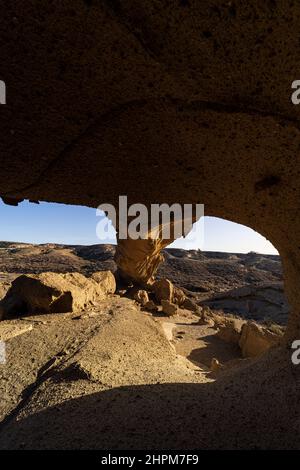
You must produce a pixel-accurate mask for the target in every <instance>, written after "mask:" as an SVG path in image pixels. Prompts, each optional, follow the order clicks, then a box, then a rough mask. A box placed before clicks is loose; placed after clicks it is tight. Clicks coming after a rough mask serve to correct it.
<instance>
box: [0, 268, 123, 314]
mask: <svg viewBox="0 0 300 470" xmlns="http://www.w3.org/2000/svg"><path fill="white" fill-rule="evenodd" d="M115 289H116V283H115V278H114V275H113V274H112V273H111V272H110V271H106V272H103V273H96V274H94V275H93V277H92V278H86V277H85V276H83V275H82V274H80V273H66V274H57V273H51V272H49V273H42V274H36V275H34V274H32V275H21V276H19V277H17V278H16V279H15V280H14V281H13V282H12V284H11V287H10V289H9V290H8V292H7V294H6V296H5V297H4V298H3V299H2V300H1V302H0V318H1V319H4V318H8V317H10V316H13V315H20V314H24V313H26V314H28V313H38V312H44V313H50V312H52V313H54V312H73V311H79V310H82V309H83V308H85V307H88V306H89V305H91V304H93V303H95V302H97V301H99V300H101V299H103V298H105V296H106V295H107V294H109V293H113V292H114V291H115Z"/></svg>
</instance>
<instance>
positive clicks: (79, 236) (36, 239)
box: [0, 201, 277, 254]
mask: <svg viewBox="0 0 300 470" xmlns="http://www.w3.org/2000/svg"><path fill="white" fill-rule="evenodd" d="M99 220H100V219H99V216H98V217H97V216H96V210H95V209H90V208H87V207H82V206H68V205H64V204H49V203H43V202H42V203H40V204H31V203H28V202H26V201H25V202H22V203H21V204H19V206H18V207H12V206H7V205H5V204H3V202H2V201H1V202H0V222H1V223H0V240H1V241H18V242H26V243H48V242H52V243H62V244H74V245H81V244H82V245H92V244H96V243H100V241H99V239H98V238H97V236H96V225H97V223H98V222H99ZM201 223H202V224H203V223H204V231H203V232H202V233H204V243H203V244H200V241H198V240H197V241H195V242H193V243H189V244H187V243H186V242H185V241H184V240H177V241H176V242H175V243H174V244H173V245H172V246H176V247H180V248H194V249H195V248H201V249H203V250H207V251H227V252H236V253H247V252H249V251H257V252H259V253H269V254H277V251H276V250H275V248H274V247H273V246H272V245H271V243H270V242H269V241H268V240H266V239H265V238H264V237H262V236H261V235H259V234H258V233H256V232H255V231H254V230H252V229H250V228H248V227H245V226H243V225H239V224H235V223H232V222H229V221H226V220H222V219H217V218H215V217H204V222H201ZM202 229H203V226H202ZM110 242H112V243H113V242H115V240H113V239H112V240H110Z"/></svg>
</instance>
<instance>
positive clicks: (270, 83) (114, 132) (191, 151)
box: [0, 0, 300, 338]
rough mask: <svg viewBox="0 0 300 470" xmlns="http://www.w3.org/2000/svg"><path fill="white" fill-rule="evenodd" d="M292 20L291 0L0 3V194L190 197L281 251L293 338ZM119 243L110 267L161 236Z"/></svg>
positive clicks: (299, 17) (299, 16)
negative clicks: (0, 87) (2, 87)
mask: <svg viewBox="0 0 300 470" xmlns="http://www.w3.org/2000/svg"><path fill="white" fill-rule="evenodd" d="M299 21H300V5H299V3H298V2H289V3H287V2H273V1H272V2H271V1H270V2H269V1H266V2H261V1H259V0H252V1H251V2H243V4H241V3H240V2H236V3H235V2H223V1H215V0H213V1H210V0H207V1H205V2H204V4H201V7H200V5H199V2H194V1H179V0H178V1H177V2H165V1H161V0H160V1H158V0H157V1H156V0H145V1H143V2H140V1H138V0H124V1H122V2H117V1H113V2H110V1H99V2H98V1H97V2H96V1H88V2H87V1H84V0H66V1H64V2H54V3H53V2H32V1H28V2H24V1H23V0H15V1H14V2H10V3H9V4H8V5H6V7H5V9H4V10H3V11H2V13H1V19H0V22H1V24H0V26H1V27H0V36H1V52H0V59H1V63H2V64H5V67H4V68H3V70H2V76H1V77H0V78H1V80H4V81H5V83H6V104H5V105H1V106H0V121H1V122H0V124H1V139H0V164H1V173H0V194H1V195H2V196H3V197H4V198H5V200H6V201H8V202H9V203H13V201H14V200H18V199H23V198H27V199H30V200H33V201H37V200H44V201H54V202H64V203H72V204H82V205H87V206H91V207H97V206H98V205H99V204H100V203H103V202H110V203H116V202H117V198H118V196H119V195H120V194H126V195H127V196H128V200H129V202H130V203H133V202H142V203H146V204H150V203H152V202H168V203H173V202H174V201H176V202H180V203H197V202H200V203H204V204H205V213H206V215H214V216H217V217H222V218H226V219H229V220H232V221H235V222H239V223H241V224H244V225H247V226H250V227H252V228H253V229H255V230H257V231H258V232H260V233H261V234H262V235H264V236H266V237H267V238H268V239H269V240H270V241H271V242H272V243H273V244H274V245H275V247H276V248H277V249H278V250H279V252H280V254H281V256H282V260H283V265H284V270H285V283H286V292H287V295H288V299H289V302H290V304H291V306H292V314H291V317H290V324H289V328H288V333H287V335H288V337H289V338H293V337H294V338H295V337H299V335H300V312H299V304H300V289H299V281H300V245H299V233H300V222H299V213H300V180H299V172H300V161H299V157H298V155H299V148H300V132H299V125H300V120H299V116H300V111H299V108H298V107H297V106H295V105H293V104H292V102H291V93H292V90H291V84H292V82H293V81H294V80H296V79H298V78H299V77H297V67H296V64H297V63H298V59H299V57H298V55H299V54H298V50H297V47H296V46H295V37H298V32H299ZM125 245H126V243H124V244H121V245H120V253H121V256H120V258H119V259H122V261H120V263H119V265H120V268H122V269H123V271H124V273H125V274H126V272H127V271H128V272H127V274H129V276H130V275H131V274H130V272H129V271H130V269H131V268H128V266H131V265H130V263H128V262H126V258H128V257H129V256H133V257H135V258H136V259H138V260H139V261H138V262H137V268H134V271H135V272H137V271H139V272H141V273H142V274H141V275H142V278H144V272H145V273H147V276H148V275H150V276H152V274H153V273H154V271H155V269H153V268H154V267H155V266H156V263H157V261H158V259H159V256H160V255H159V248H160V247H159V246H154V247H151V248H150V251H151V252H152V253H154V256H153V257H152V261H151V263H152V265H151V266H147V259H146V258H145V259H144V261H143V257H144V254H143V253H145V254H146V252H144V249H141V246H140V245H139V244H138V243H132V244H131V243H129V244H128V247H127V246H126V247H125ZM146 251H147V252H148V248H147V250H146ZM129 252H130V253H131V254H130V255H129ZM138 252H139V255H137V254H135V253H138ZM132 253H133V254H134V255H132ZM140 257H141V258H140ZM135 276H136V274H134V277H135Z"/></svg>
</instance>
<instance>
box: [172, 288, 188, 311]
mask: <svg viewBox="0 0 300 470" xmlns="http://www.w3.org/2000/svg"><path fill="white" fill-rule="evenodd" d="M185 300H186V295H185V293H184V292H183V290H182V289H180V288H179V287H175V286H174V292H173V302H174V304H177V305H179V307H181V306H182V305H183V303H184V302H185Z"/></svg>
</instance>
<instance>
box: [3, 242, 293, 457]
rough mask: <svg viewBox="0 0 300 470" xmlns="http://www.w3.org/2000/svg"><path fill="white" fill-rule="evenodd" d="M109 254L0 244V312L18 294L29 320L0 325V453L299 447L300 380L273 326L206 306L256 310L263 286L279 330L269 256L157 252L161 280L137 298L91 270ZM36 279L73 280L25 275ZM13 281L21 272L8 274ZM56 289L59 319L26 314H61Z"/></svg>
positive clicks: (101, 266)
mask: <svg viewBox="0 0 300 470" xmlns="http://www.w3.org/2000/svg"><path fill="white" fill-rule="evenodd" d="M113 252H114V248H113V247H112V246H94V247H65V246H64V247H61V246H57V245H44V246H32V245H22V244H8V243H2V244H1V249H0V270H1V282H2V295H1V296H5V293H7V292H8V295H7V296H6V297H5V298H6V299H7V298H8V300H9V301H7V300H6V301H5V302H3V301H2V302H1V303H0V304H1V305H4V307H5V309H6V308H8V307H9V308H11V305H12V304H11V302H10V300H11V298H14V299H15V298H16V297H18V296H19V297H20V296H21V297H22V298H23V299H25V298H26V302H27V303H28V304H30V305H31V306H33V307H34V310H35V311H34V314H33V313H30V312H29V311H26V312H25V311H22V312H21V313H22V314H20V311H18V310H17V311H15V310H14V315H13V316H12V317H11V318H7V317H6V318H5V319H4V320H2V321H1V322H0V339H2V340H3V341H5V344H6V362H5V364H2V365H0V393H1V397H2V399H1V404H0V421H1V423H0V449H32V448H33V449H43V448H52V449H53V448H57V449H78V448H81V449H106V448H110V449H128V448H133V449H154V448H156V449H168V448H169V449H193V448H201V449H216V448H234V449H239V448H250V449H251V448H300V441H299V435H300V433H299V430H300V414H299V410H300V406H299V405H300V402H299V393H298V391H299V386H300V374H299V372H298V370H296V367H295V366H293V364H292V363H291V360H290V357H291V351H290V350H289V349H288V348H286V347H283V346H282V343H281V338H282V333H283V332H284V327H282V326H278V325H276V324H274V322H273V321H272V322H270V321H269V323H266V321H265V320H266V318H265V317H264V316H262V317H261V318H260V320H261V321H260V322H256V323H255V322H253V321H250V322H249V321H248V318H249V317H251V316H252V313H253V311H251V310H249V309H248V311H246V312H242V314H243V315H241V316H237V315H236V312H232V311H230V312H229V311H228V312H227V313H226V314H224V313H223V310H225V305H224V304H222V308H220V302H221V301H222V302H223V301H224V299H225V300H226V301H227V299H228V298H230V299H231V300H232V298H233V299H235V298H237V299H239V300H238V301H239V302H244V301H245V298H246V297H247V298H249V297H250V296H252V299H253V300H252V301H253V302H256V301H257V299H258V298H259V302H261V298H262V294H261V290H263V292H266V291H265V289H266V287H262V286H266V285H268V286H270V285H272V287H268V289H270V291H268V292H269V294H268V295H265V296H264V297H263V299H264V300H263V302H265V305H269V306H270V305H272V306H273V307H272V308H274V311H276V317H274V318H276V320H278V318H279V319H280V320H281V323H284V321H285V318H286V317H284V315H283V313H282V310H280V309H281V308H282V306H281V305H280V301H279V300H278V296H279V294H278V292H279V293H280V295H281V296H282V298H283V294H282V291H280V289H279V286H280V283H281V282H282V280H281V267H280V261H279V259H278V257H268V256H263V255H256V254H249V255H227V254H218V253H200V252H183V251H182V250H167V251H166V260H167V261H166V264H165V265H163V266H162V267H161V269H160V273H159V276H160V278H161V280H160V281H158V284H157V287H156V288H155V289H154V291H153V292H148V294H147V293H146V294H145V293H143V292H142V291H136V290H135V291H134V290H132V289H129V290H127V291H126V290H124V289H120V288H118V287H117V290H116V286H115V281H114V277H113V276H112V275H111V274H110V273H108V274H103V273H101V274H97V272H98V271H99V270H100V271H102V270H108V269H111V270H114V268H115V266H114V262H113V259H112V256H113ZM235 268H236V272H235ZM45 271H54V272H55V271H56V272H59V273H62V272H65V273H69V272H74V271H80V272H81V274H82V277H80V275H74V276H70V275H69V274H67V275H66V276H62V275H61V274H58V275H44V274H43V275H42V276H36V273H37V272H40V273H43V272H45ZM24 272H27V273H35V274H34V276H33V277H30V276H29V277H23V278H18V276H19V275H20V274H22V273H24ZM176 272H177V275H176ZM83 275H84V276H83ZM166 278H168V279H170V280H172V281H173V283H174V285H173V284H172V282H169V281H166V280H165V279H166ZM14 279H17V280H16V281H15V282H14V283H13V287H11V284H10V283H11V282H12V281H13V280H14ZM62 280H63V281H62ZM96 280H97V282H96ZM28 282H29V284H28ZM32 283H33V284H32ZM66 283H70V285H69V286H67V285H66ZM96 284H97V285H96ZM274 285H276V286H278V288H277V289H276V288H274ZM28 286H29V294H28ZM32 286H34V290H32ZM60 286H63V287H61V288H60ZM176 286H177V288H178V287H179V286H180V287H181V288H183V290H180V289H177V290H176ZM257 286H259V288H258V287H257ZM45 289H46V291H47V293H48V292H51V295H50V296H49V295H48V294H47V295H46V296H45V295H44V293H45V292H46V291H45ZM60 289H61V291H64V292H65V291H66V289H68V290H70V292H71V296H72V299H73V302H72V303H71V304H67V305H68V308H69V309H70V310H71V311H66V312H65V313H55V312H53V313H45V312H44V313H42V312H39V311H38V309H39V308H40V309H43V310H45V311H46V307H47V305H46V304H47V302H48V304H49V306H50V307H51V308H52V307H53V305H54V306H56V308H57V305H59V306H60V308H61V309H62V310H64V307H63V308H62V306H65V305H66V304H65V302H62V301H61V299H62V298H65V297H63V296H62V295H61V292H60V291H59V290H60ZM170 289H171V290H172V295H171V297H170V298H169V301H168V300H165V301H164V299H162V297H163V294H165V293H166V291H167V293H168V295H169V294H170ZM247 289H248V290H247ZM255 289H257V290H258V291H259V296H258V297H257V298H256V297H255ZM238 290H242V294H239V296H236V297H233V296H232V294H231V293H230V295H228V293H227V291H231V292H232V291H233V292H236V291H238ZM245 290H246V293H245ZM32 292H34V295H32ZM87 292H88V295H87ZM274 292H275V294H274V295H271V294H272V293H274ZM53 293H54V294H53ZM270 293H271V294H270ZM83 294H84V297H82V295H83ZM147 295H149V298H150V303H151V302H152V304H154V305H155V308H153V305H152V306H151V308H150V304H149V299H146V300H145V296H147ZM180 296H181V297H180ZM184 297H185V300H184ZM57 299H58V301H59V302H58V301H57ZM74 299H76V302H75V300H74ZM240 299H242V301H240ZM283 299H284V298H283ZM69 300H70V299H69V297H68V301H69ZM231 300H230V301H231ZM164 302H165V303H166V302H167V306H168V309H169V308H170V306H173V307H174V311H172V314H166V313H165V304H164ZM174 302H175V303H174ZM214 302H217V304H216V307H217V308H214V305H215V304H214ZM218 302H219V303H218ZM176 303H177V304H176ZM175 304H176V305H175ZM208 304H209V305H210V306H208ZM1 305H0V306H1ZM14 305H21V304H18V303H16V304H14ZM226 305H227V306H228V304H226ZM243 305H244V304H243ZM259 305H260V308H263V307H262V305H261V303H259ZM7 306H8V307H7ZM235 306H237V307H238V309H239V308H240V303H238V304H235ZM50 307H49V310H51V308H50ZM279 307H280V308H279ZM276 308H277V310H276ZM168 309H167V311H169V310H168ZM228 310H230V307H229V306H228ZM16 312H17V314H16ZM257 312H258V310H256V313H257ZM269 313H270V312H268V314H269ZM273 314H274V313H273V311H272V312H271V316H272V315H273ZM285 315H286V313H285ZM271 323H272V324H271ZM299 367H300V366H299Z"/></svg>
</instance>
